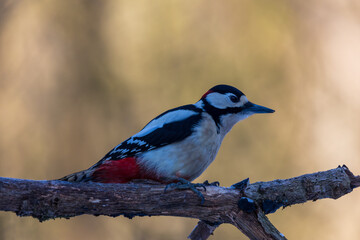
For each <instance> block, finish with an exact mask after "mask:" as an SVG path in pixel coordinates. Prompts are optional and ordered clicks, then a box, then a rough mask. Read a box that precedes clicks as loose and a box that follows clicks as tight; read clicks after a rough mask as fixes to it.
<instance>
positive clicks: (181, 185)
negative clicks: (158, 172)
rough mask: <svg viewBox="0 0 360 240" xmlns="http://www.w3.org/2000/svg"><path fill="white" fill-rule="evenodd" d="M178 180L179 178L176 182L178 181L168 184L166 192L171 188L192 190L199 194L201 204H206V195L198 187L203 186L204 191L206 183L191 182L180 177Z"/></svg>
mask: <svg viewBox="0 0 360 240" xmlns="http://www.w3.org/2000/svg"><path fill="white" fill-rule="evenodd" d="M177 180H178V182H176V183H169V184H168V185H166V186H165V188H164V193H166V191H167V190H169V189H171V190H175V189H179V190H191V191H193V192H194V193H195V194H196V195H198V197H199V198H200V200H201V205H203V204H204V202H205V198H204V195H203V194H202V193H201V192H200V191H199V190H198V189H197V188H203V189H204V191H205V192H206V187H205V185H206V184H205V183H191V182H190V181H188V180H186V179H183V178H179V179H177Z"/></svg>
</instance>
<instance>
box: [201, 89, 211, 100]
mask: <svg viewBox="0 0 360 240" xmlns="http://www.w3.org/2000/svg"><path fill="white" fill-rule="evenodd" d="M212 92H214V91H211V90H209V91H207V92H206V93H205V94H204V95H203V96H202V97H201V99H203V98H206V96H207V95H209V94H210V93H212Z"/></svg>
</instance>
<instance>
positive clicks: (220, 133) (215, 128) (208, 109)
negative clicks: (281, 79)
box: [59, 85, 274, 184]
mask: <svg viewBox="0 0 360 240" xmlns="http://www.w3.org/2000/svg"><path fill="white" fill-rule="evenodd" d="M272 112H274V110H272V109H270V108H266V107H263V106H260V105H256V104H253V103H251V102H250V101H248V99H247V98H246V96H245V95H244V94H243V93H242V92H241V91H239V90H238V89H236V88H234V87H231V86H228V85H217V86H215V87H213V88H211V89H210V90H209V91H207V92H206V93H205V94H204V95H203V96H202V97H201V99H200V100H199V101H198V102H197V103H195V104H190V105H185V106H181V107H177V108H174V109H171V110H168V111H166V112H164V113H162V114H160V115H159V116H157V117H156V118H154V119H153V120H151V121H150V122H149V123H148V124H147V125H146V126H145V127H144V128H143V129H142V130H141V131H140V132H138V133H136V134H135V135H133V136H132V137H130V138H128V139H127V140H125V141H124V142H122V143H120V144H119V145H117V146H116V147H115V148H113V149H112V150H111V151H110V152H109V153H107V154H106V155H105V156H104V157H103V158H102V159H101V160H100V161H99V162H98V163H96V164H95V165H93V166H92V167H90V168H89V169H87V170H84V171H80V172H77V173H73V174H70V175H68V176H65V177H63V178H61V179H59V180H63V181H69V182H87V181H92V182H103V183H126V182H129V181H132V180H135V179H149V180H155V181H158V182H161V183H167V184H170V183H176V182H181V183H184V182H185V183H186V181H188V183H189V182H191V181H192V180H194V179H195V178H197V177H198V176H200V174H201V173H202V172H203V171H204V170H205V169H206V168H207V167H208V166H209V165H210V163H211V162H212V161H213V160H214V159H215V157H216V154H217V152H218V150H219V148H220V145H221V142H222V140H223V139H224V137H225V135H226V134H227V133H228V132H229V131H230V129H231V128H232V127H233V126H234V125H235V124H236V123H237V122H239V121H241V120H243V119H245V118H247V117H249V116H251V115H253V114H255V113H272Z"/></svg>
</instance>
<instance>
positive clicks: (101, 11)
mask: <svg viewBox="0 0 360 240" xmlns="http://www.w3.org/2000/svg"><path fill="white" fill-rule="evenodd" d="M359 58H360V2H359V1H357V0H347V1H340V0H327V1H321V0H316V1H312V2H311V3H309V2H306V1H282V0H275V1H266V0H259V1H251V0H241V1H239V0H233V1H226V2H223V1H215V0H199V1H182V0H167V1H161V0H152V1H145V0H143V1H141V0H139V1H118V0H105V1H93V0H92V1H89V0H87V1H85V0H83V1H80V0H76V1H56V0H54V1H52V0H47V1H46V0H44V1H41V0H39V1H20V0H2V1H1V2H0V111H1V112H0V133H1V134H0V176H2V177H13V178H26V179H55V178H59V177H62V176H64V175H66V174H69V173H72V172H75V171H78V170H82V169H85V168H88V167H89V166H91V165H92V164H94V163H95V162H97V161H98V160H99V159H100V158H102V157H103V155H104V154H105V153H106V152H107V151H108V150H110V149H111V148H112V147H114V146H115V145H117V144H118V143H120V142H121V141H123V140H125V139H126V138H127V137H129V136H130V135H132V134H134V133H136V132H137V131H139V130H140V129H141V128H142V127H143V126H144V125H145V124H146V123H147V122H148V121H149V120H151V119H152V118H153V117H155V116H156V115H158V114H159V113H161V112H163V111H165V110H167V109H169V108H172V107H176V106H179V105H184V104H188V103H194V102H196V101H197V100H198V99H199V98H200V97H201V95H202V94H203V93H204V92H206V91H207V90H208V89H209V88H211V87H212V86H214V85H216V84H220V83H225V84H230V85H233V86H235V87H237V88H239V89H241V90H242V91H243V92H244V93H245V94H247V96H248V98H249V99H250V100H252V101H253V102H255V103H258V104H262V105H265V106H267V107H270V108H273V109H276V113H274V114H272V115H257V116H254V117H251V118H250V119H247V120H245V121H243V122H241V123H239V124H238V125H236V126H235V127H234V128H233V130H232V131H231V132H230V133H229V134H228V136H227V137H226V138H225V140H224V142H223V145H222V147H221V149H220V152H219V154H218V156H217V159H216V160H215V161H214V162H213V163H212V165H210V167H209V168H208V169H207V170H206V171H205V172H204V173H203V174H202V176H201V177H200V178H198V179H197V180H196V182H202V181H204V180H206V179H208V180H209V181H220V183H221V185H223V186H230V185H231V184H233V183H235V182H238V181H240V180H242V179H244V178H246V177H249V178H250V180H251V182H255V181H267V180H274V179H277V178H289V177H294V176H298V175H302V174H305V173H310V172H316V171H321V170H328V169H331V168H335V167H337V166H338V165H340V164H346V165H347V166H348V167H349V168H350V170H352V171H353V172H354V173H355V174H359V173H360V161H359V160H360V159H359V156H360V148H359V145H360V94H359V92H360V59H359ZM359 201H360V191H359V190H355V191H354V192H353V193H351V194H349V195H346V196H345V197H343V198H340V199H338V200H336V201H334V200H320V201H317V202H314V203H306V204H302V205H296V206H292V207H288V208H286V209H284V210H279V211H278V212H276V213H275V214H271V215H269V218H270V220H271V221H272V222H273V224H274V225H275V226H276V227H277V228H278V229H279V230H280V231H281V232H282V233H283V234H285V236H287V237H288V238H289V239H358V238H359V237H360V229H359V228H358V223H359V222H360V205H359ZM196 222H197V220H194V219H184V218H176V217H151V218H149V217H136V218H135V219H133V220H129V219H125V218H123V217H118V218H110V217H103V216H101V217H94V216H80V217H75V218H71V219H70V220H65V219H56V220H50V221H46V222H44V223H39V222H38V221H37V220H35V219H32V218H29V217H28V218H19V217H16V215H15V214H14V213H8V212H0V239H5V240H12V239H14V240H15V239H40V240H41V239H54V240H57V239H77V238H82V239H88V240H92V239H94V240H95V239H102V240H107V239H130V240H138V239H185V237H186V236H188V234H189V233H190V232H191V230H192V229H193V227H194V226H195V224H196ZM211 239H246V238H245V237H244V236H243V235H242V233H241V232H240V231H239V230H237V229H236V228H235V227H233V226H230V225H222V226H221V227H219V228H218V229H217V230H216V231H215V235H214V236H213V237H211Z"/></svg>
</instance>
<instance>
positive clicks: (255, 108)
mask: <svg viewBox="0 0 360 240" xmlns="http://www.w3.org/2000/svg"><path fill="white" fill-rule="evenodd" d="M244 107H245V109H244V110H245V111H247V112H249V113H252V114H254V113H273V112H275V110H272V109H271V108H267V107H263V106H260V105H257V104H254V103H252V102H247V103H246V104H245V105H244Z"/></svg>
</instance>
